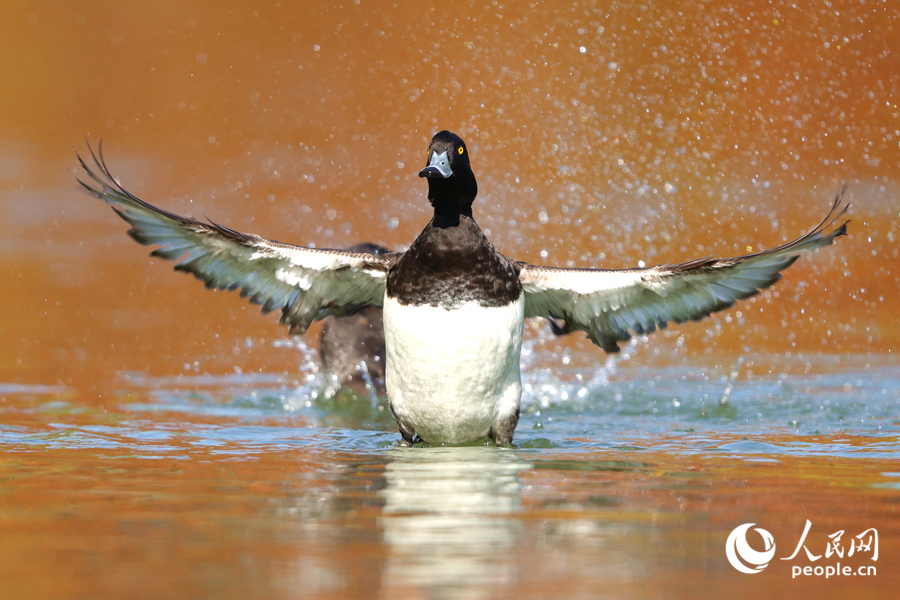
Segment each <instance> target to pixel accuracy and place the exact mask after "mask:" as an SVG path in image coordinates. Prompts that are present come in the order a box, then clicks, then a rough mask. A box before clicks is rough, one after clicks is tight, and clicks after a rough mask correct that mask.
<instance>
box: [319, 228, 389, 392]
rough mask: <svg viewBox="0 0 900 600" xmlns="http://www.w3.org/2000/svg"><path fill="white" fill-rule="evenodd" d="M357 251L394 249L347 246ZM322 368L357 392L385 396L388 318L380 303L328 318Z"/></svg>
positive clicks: (364, 244) (367, 244) (321, 352)
mask: <svg viewBox="0 0 900 600" xmlns="http://www.w3.org/2000/svg"><path fill="white" fill-rule="evenodd" d="M347 250H349V251H350V252H354V253H362V252H364V253H367V254H376V255H377V254H388V253H390V250H389V249H388V248H385V247H384V246H380V245H378V244H374V243H372V242H362V243H359V244H355V245H353V246H351V247H350V248H347ZM319 357H320V358H321V362H322V371H323V372H324V373H325V375H326V377H328V378H329V379H332V380H334V381H335V382H337V384H338V385H339V386H340V387H341V388H342V389H346V390H349V391H350V392H352V393H353V394H355V395H357V396H372V395H375V396H376V397H383V396H385V395H386V394H387V391H386V390H385V387H384V363H385V356H384V321H383V319H382V309H381V307H380V306H374V305H370V306H366V307H364V308H361V309H360V310H358V311H357V312H355V313H354V314H349V315H345V316H331V317H327V318H326V319H325V320H324V324H323V325H322V332H321V334H320V335H319Z"/></svg>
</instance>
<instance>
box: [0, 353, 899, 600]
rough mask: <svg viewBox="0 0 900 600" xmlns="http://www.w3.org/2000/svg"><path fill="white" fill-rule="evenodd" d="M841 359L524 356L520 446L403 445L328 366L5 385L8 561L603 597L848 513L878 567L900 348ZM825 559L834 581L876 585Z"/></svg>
mask: <svg viewBox="0 0 900 600" xmlns="http://www.w3.org/2000/svg"><path fill="white" fill-rule="evenodd" d="M532 347H533V344H531V345H528V346H526V357H525V358H526V361H525V362H526V363H527V362H529V361H530V360H531V359H532V357H531V356H529V355H528V353H529V352H532V351H533V350H531V348H532ZM284 350H285V351H296V350H295V349H294V348H285V349H284ZM832 363H833V360H832V357H827V356H825V357H820V359H819V361H818V362H817V363H812V365H811V366H813V367H819V368H818V369H817V368H812V369H810V370H811V373H810V374H808V375H792V376H784V375H779V376H775V377H761V378H758V379H756V378H754V379H751V380H750V381H747V380H746V379H745V378H742V377H741V376H740V375H739V374H737V375H735V374H734V373H730V374H725V375H723V376H709V375H708V374H704V373H702V372H701V373H698V372H697V370H690V369H686V368H684V367H671V368H666V369H662V370H652V371H650V370H647V369H637V370H633V369H629V368H628V367H627V365H622V364H617V365H615V366H611V365H610V364H609V363H608V364H607V365H606V366H605V367H601V368H598V369H597V370H596V371H595V372H594V373H589V374H587V375H588V377H584V376H582V377H581V379H582V380H585V379H587V381H586V382H585V381H582V382H580V383H579V382H575V381H572V379H573V377H571V376H572V375H573V373H571V372H569V373H566V372H565V371H558V372H557V373H556V374H553V375H551V374H550V373H549V372H548V371H545V370H541V369H535V370H533V371H527V370H526V372H525V374H524V379H525V381H526V390H527V391H526V394H525V397H524V398H523V417H522V420H521V422H520V425H519V428H518V431H517V436H516V441H517V443H518V448H517V449H499V448H495V447H488V446H480V445H474V446H469V447H462V448H441V447H434V448H429V447H424V446H423V447H416V448H402V447H398V445H397V443H398V440H399V435H398V434H397V433H396V431H395V430H394V427H393V424H392V422H391V419H390V417H389V411H387V410H386V409H385V408H384V405H383V400H379V399H374V400H373V399H370V398H359V397H353V396H347V395H340V394H339V395H337V396H333V397H331V396H329V390H328V385H327V382H325V381H322V378H321V376H320V375H319V374H318V373H317V372H316V369H315V367H314V366H312V367H310V371H309V372H308V373H307V375H306V376H305V377H302V378H300V379H297V378H287V379H285V378H283V377H280V376H273V375H267V374H262V375H258V374H251V375H223V376H209V375H204V376H194V375H185V376H179V377H152V376H148V375H145V374H141V373H121V374H120V375H119V379H118V384H117V386H116V391H115V392H114V394H113V396H112V397H110V398H107V399H105V400H104V403H103V405H102V406H99V407H98V406H96V405H94V404H92V403H90V402H85V401H84V399H83V398H80V394H79V393H78V392H77V391H75V390H71V389H67V388H65V387H64V386H59V387H54V386H28V385H5V386H2V387H0V406H2V414H3V424H2V425H0V447H2V448H3V457H4V458H3V459H2V462H0V480H2V481H4V482H5V484H4V489H5V490H6V491H5V493H4V495H3V506H4V511H3V513H4V514H5V515H6V516H5V518H4V522H5V523H6V526H5V530H6V533H5V535H4V536H3V540H4V541H3V542H2V546H3V547H4V556H6V561H5V565H4V567H3V568H4V569H5V570H6V576H7V577H8V578H9V579H7V580H6V581H7V582H8V583H7V585H10V583H9V582H12V583H13V584H15V585H18V586H19V588H18V589H19V590H20V591H21V592H22V593H23V594H25V593H26V592H27V596H28V597H43V596H50V595H57V594H59V595H60V596H64V597H72V598H82V597H84V598H88V597H112V596H119V595H122V596H128V597H137V598H142V597H147V598H150V597H159V596H160V595H165V594H168V593H175V592H176V591H177V592H178V593H180V594H186V595H187V596H198V597H201V596H205V595H207V594H210V593H212V594H214V595H216V596H218V597H246V596H247V595H251V596H255V597H272V598H292V597H318V596H320V595H321V596H326V595H328V596H334V595H338V596H341V597H393V596H396V595H397V594H406V595H412V596H413V597H436V598H487V597H495V596H496V595H498V594H499V595H513V594H514V595H517V596H524V597H535V598H540V597H548V596H553V597H585V598H593V597H602V596H606V595H609V596H616V597H621V596H635V597H669V596H670V595H672V594H676V595H678V594H680V593H681V591H687V590H695V587H694V585H695V583H696V581H697V580H702V581H703V582H704V588H705V587H706V586H707V585H708V586H711V588H712V589H715V590H716V593H717V594H719V593H721V592H722V591H723V590H726V591H728V590H730V591H729V592H728V593H733V594H737V595H740V593H741V589H742V586H743V584H742V579H741V578H742V577H746V576H744V575H740V574H738V573H737V572H736V571H734V570H732V568H731V567H730V566H729V565H728V563H727V562H726V558H725V552H724V548H725V539H726V537H727V536H728V533H729V532H730V530H731V529H733V528H734V527H736V526H737V525H740V524H741V523H744V522H755V523H757V524H758V526H761V527H765V528H766V530H767V531H770V532H771V533H772V534H773V535H774V536H775V539H776V540H778V549H779V551H780V550H781V548H782V547H783V548H784V549H785V551H784V552H783V556H780V555H779V556H780V557H781V558H784V557H786V556H788V555H789V551H788V550H789V548H788V547H789V546H790V547H791V548H792V547H793V545H795V544H796V542H797V540H799V536H800V533H802V530H803V526H804V523H805V521H806V519H809V520H810V521H811V522H812V524H813V529H812V530H811V531H812V533H811V534H810V537H809V538H808V540H807V545H808V547H810V548H811V549H815V550H817V554H819V555H822V551H824V549H825V547H826V545H827V542H828V541H829V539H828V537H827V536H828V535H829V534H832V533H834V531H837V530H845V531H846V532H847V534H846V537H845V543H848V542H847V540H848V539H849V538H850V537H851V534H852V535H856V534H857V533H860V532H862V531H864V530H866V529H867V528H869V527H877V528H878V533H879V535H880V538H879V543H880V552H881V557H880V558H879V560H878V561H876V562H873V561H869V560H868V559H865V558H863V557H862V556H861V555H859V554H857V559H856V560H855V561H853V560H850V559H849V557H848V558H847V559H845V560H844V563H843V564H845V565H846V564H852V565H854V568H855V567H856V565H868V564H871V565H875V566H876V567H877V568H878V583H879V584H881V585H887V584H886V583H885V582H891V581H892V580H893V579H894V578H895V577H896V575H895V574H894V571H893V570H892V569H891V566H890V565H892V564H895V563H894V562H893V561H894V557H896V554H895V553H896V551H897V550H898V543H897V542H898V539H900V528H898V526H897V520H896V519H895V518H894V516H893V515H894V514H895V511H896V507H897V504H896V500H897V493H898V491H900V475H898V472H897V471H898V469H897V465H898V464H900V462H898V460H900V421H898V419H897V417H896V400H895V398H896V391H897V381H898V377H897V375H898V371H897V367H895V366H893V365H890V364H887V365H886V364H874V365H873V364H871V363H868V364H854V365H848V368H846V369H835V368H834V366H833V364H832ZM804 366H805V367H809V366H810V363H804ZM819 371H821V372H819ZM566 375H568V377H566ZM582 375H584V374H582ZM857 530H858V531H857ZM751 543H752V541H751ZM845 551H846V548H845ZM821 560H822V561H823V562H822V563H821V564H824V559H821ZM833 562H834V561H829V564H832V563H833ZM794 565H797V566H801V567H802V566H807V565H811V566H815V565H816V563H815V562H811V561H809V560H808V559H805V558H803V557H802V556H801V557H800V558H795V559H794V560H793V561H790V562H788V561H784V562H783V563H782V562H781V561H778V560H775V561H774V564H772V565H771V566H769V567H768V569H767V570H766V571H765V573H764V574H763V575H760V576H759V578H758V580H757V583H758V585H760V586H761V587H762V589H763V590H766V591H770V592H772V593H773V594H777V593H778V590H779V589H781V588H782V587H783V586H786V585H799V583H797V582H794V581H792V579H791V571H790V566H794ZM160 572H165V573H166V576H165V577H157V576H155V575H154V574H155V573H160ZM23 573H25V574H27V575H23ZM808 579H809V580H808V581H804V582H803V585H804V586H806V588H805V589H818V590H819V592H818V593H822V594H823V595H825V596H826V597H829V596H831V595H834V597H838V596H840V595H842V594H843V593H845V592H847V591H848V590H852V589H855V585H856V584H855V583H854V580H853V579H852V578H845V579H844V580H841V581H840V582H838V581H837V580H836V579H835V580H825V579H821V578H820V579H819V580H816V578H815V577H811V578H808ZM673 586H674V587H675V589H674V590H673ZM7 589H9V590H11V591H13V592H15V591H16V588H15V587H8V588H7ZM870 589H874V590H875V594H876V595H877V593H878V592H877V590H878V589H880V588H870ZM679 590H681V591H679ZM701 595H702V594H701Z"/></svg>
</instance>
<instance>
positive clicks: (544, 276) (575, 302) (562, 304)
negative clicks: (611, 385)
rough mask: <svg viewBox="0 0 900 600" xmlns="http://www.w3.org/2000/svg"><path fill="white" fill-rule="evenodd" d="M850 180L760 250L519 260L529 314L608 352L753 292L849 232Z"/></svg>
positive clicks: (694, 318) (726, 304)
mask: <svg viewBox="0 0 900 600" xmlns="http://www.w3.org/2000/svg"><path fill="white" fill-rule="evenodd" d="M845 192H846V186H845V187H844V189H843V190H842V191H841V192H840V193H839V194H838V195H837V197H836V198H835V199H834V203H833V204H832V206H831V210H830V211H829V212H828V214H827V215H826V217H825V218H824V219H823V220H822V221H821V222H820V223H819V224H818V225H817V226H816V227H814V228H813V229H812V230H810V231H809V232H808V233H807V234H806V235H804V236H802V237H799V238H797V239H796V240H794V241H792V242H788V243H787V244H784V245H781V246H778V247H777V248H772V249H770V250H764V251H762V252H757V253H755V254H748V255H745V256H737V257H734V258H701V259H698V260H692V261H688V262H685V263H681V264H676V265H660V266H657V267H650V268H647V269H627V270H622V271H606V270H599V269H560V268H554V267H538V266H535V265H530V264H528V263H524V262H520V263H518V266H519V269H520V272H519V279H520V280H521V281H522V286H523V288H524V289H525V316H526V317H547V318H549V319H550V322H551V324H552V325H553V328H554V332H556V333H557V334H561V333H569V332H571V331H574V330H576V329H577V330H581V331H584V332H587V334H588V338H590V340H591V341H592V342H594V343H595V344H597V345H598V346H600V347H601V348H603V349H604V350H605V351H607V352H617V351H618V350H619V347H618V342H623V341H626V340H628V339H630V338H631V333H630V332H636V333H639V334H644V333H650V332H652V331H655V330H656V329H657V328H660V329H662V328H664V327H666V325H667V324H668V322H669V321H673V322H675V323H684V322H685V321H688V320H695V321H696V320H699V319H702V318H703V317H707V316H709V315H710V314H712V313H714V312H716V311H719V310H723V309H725V308H728V307H729V306H732V305H733V304H734V303H735V302H736V301H738V300H742V299H744V298H749V297H750V296H753V295H754V294H757V293H759V291H760V290H763V289H765V288H767V287H769V286H770V285H772V284H774V283H775V282H776V281H778V280H779V279H781V271H783V270H784V269H786V268H788V267H789V266H791V265H792V264H793V263H794V261H795V260H797V258H798V257H799V256H800V255H801V254H803V253H804V252H807V251H809V250H813V249H815V248H820V247H822V246H827V245H828V244H831V243H832V242H833V241H834V239H835V238H838V237H840V236H842V235H846V234H847V223H848V222H849V221H848V220H846V219H844V215H845V214H846V212H847V208H848V207H849V204H847V203H846V202H845V201H844V196H845Z"/></svg>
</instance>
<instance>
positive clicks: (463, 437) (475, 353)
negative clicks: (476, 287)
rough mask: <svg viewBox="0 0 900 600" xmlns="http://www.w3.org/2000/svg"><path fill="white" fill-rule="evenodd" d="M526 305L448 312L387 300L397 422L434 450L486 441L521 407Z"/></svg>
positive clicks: (390, 382)
mask: <svg viewBox="0 0 900 600" xmlns="http://www.w3.org/2000/svg"><path fill="white" fill-rule="evenodd" d="M524 319H525V301H524V297H520V298H519V299H518V300H517V301H515V302H513V303H512V304H510V305H508V306H502V307H484V306H479V305H478V304H477V303H476V302H469V303H466V304H463V305H462V306H460V307H458V308H455V309H452V310H447V309H444V308H438V307H434V306H408V305H403V304H400V303H399V302H397V301H396V300H394V299H392V298H387V297H386V298H385V302H384V338H385V350H386V353H387V357H386V360H387V364H386V365H385V367H386V370H387V373H386V379H385V384H386V387H387V393H388V398H389V399H390V401H391V406H392V408H393V410H394V413H395V414H396V416H397V418H398V419H399V420H400V421H401V422H402V423H403V424H404V425H406V426H407V427H409V428H410V429H412V430H414V431H415V432H416V434H418V436H419V437H421V438H422V439H423V440H425V441H427V442H429V443H432V444H440V443H446V444H460V443H465V442H470V441H475V440H478V439H480V438H483V437H485V436H486V435H487V434H488V432H489V431H490V429H491V426H492V425H494V424H495V423H498V422H500V421H502V420H504V419H506V418H508V417H509V416H510V415H511V414H513V413H514V412H515V411H516V410H518V407H519V399H520V397H521V395H522V383H521V378H520V373H519V355H520V353H521V350H522V329H523V323H524Z"/></svg>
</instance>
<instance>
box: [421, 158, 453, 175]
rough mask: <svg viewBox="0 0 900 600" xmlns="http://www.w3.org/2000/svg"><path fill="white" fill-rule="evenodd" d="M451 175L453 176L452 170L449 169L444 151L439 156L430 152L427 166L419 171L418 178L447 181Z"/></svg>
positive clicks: (448, 161)
mask: <svg viewBox="0 0 900 600" xmlns="http://www.w3.org/2000/svg"><path fill="white" fill-rule="evenodd" d="M451 175H453V170H452V169H451V168H450V159H449V158H448V157H447V152H446V151H444V152H441V153H440V154H438V153H437V152H432V153H431V160H430V161H428V166H427V167H425V168H424V169H422V170H421V171H419V177H434V178H438V177H442V178H444V179H447V178H448V177H450V176H451Z"/></svg>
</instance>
